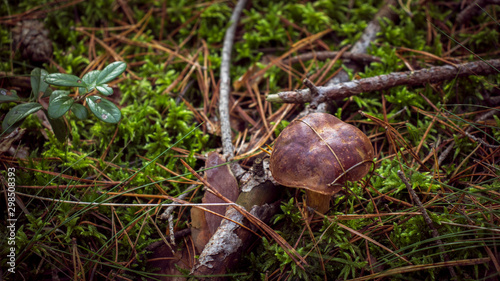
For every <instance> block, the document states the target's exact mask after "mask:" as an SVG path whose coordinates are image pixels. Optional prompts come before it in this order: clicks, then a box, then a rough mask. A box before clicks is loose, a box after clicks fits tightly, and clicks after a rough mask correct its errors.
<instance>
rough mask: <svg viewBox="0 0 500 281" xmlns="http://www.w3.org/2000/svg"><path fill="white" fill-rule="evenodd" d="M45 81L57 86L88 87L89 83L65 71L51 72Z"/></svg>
mask: <svg viewBox="0 0 500 281" xmlns="http://www.w3.org/2000/svg"><path fill="white" fill-rule="evenodd" d="M45 82H47V83H49V84H51V85H56V86H67V87H85V88H86V87H87V83H85V82H84V81H82V79H80V78H79V77H77V76H75V75H71V74H64V73H52V74H49V75H47V77H45Z"/></svg>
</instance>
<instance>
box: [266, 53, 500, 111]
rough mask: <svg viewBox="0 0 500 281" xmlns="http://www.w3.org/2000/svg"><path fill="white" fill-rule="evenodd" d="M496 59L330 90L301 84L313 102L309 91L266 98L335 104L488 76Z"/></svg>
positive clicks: (498, 62) (499, 66)
mask: <svg viewBox="0 0 500 281" xmlns="http://www.w3.org/2000/svg"><path fill="white" fill-rule="evenodd" d="M499 69H500V59H495V60H488V61H475V62H469V63H463V64H459V65H456V66H451V65H445V66H435V67H431V68H426V69H421V70H417V71H405V72H394V73H390V74H386V75H380V76H375V77H370V78H364V79H359V80H354V81H350V82H346V83H339V84H334V85H330V86H325V87H322V86H314V85H312V84H311V83H308V84H306V83H304V84H306V86H307V85H309V86H308V87H309V88H310V89H311V87H314V90H315V91H316V92H317V95H316V99H314V98H313V95H311V90H310V89H308V90H307V91H306V90H299V91H286V92H280V93H277V94H272V95H269V96H267V100H268V101H270V102H285V103H305V102H313V101H315V102H316V103H321V102H324V101H327V100H338V99H343V98H346V97H350V96H353V95H357V94H360V93H363V92H371V91H380V90H386V89H389V88H392V87H396V86H402V85H406V86H417V85H423V84H426V83H437V82H442V81H445V80H450V79H454V78H456V77H463V76H469V75H490V74H494V73H499Z"/></svg>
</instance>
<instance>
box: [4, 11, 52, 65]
mask: <svg viewBox="0 0 500 281" xmlns="http://www.w3.org/2000/svg"><path fill="white" fill-rule="evenodd" d="M48 35H49V31H48V30H47V29H45V27H44V26H43V23H41V22H39V21H36V20H25V21H21V22H18V23H17V24H16V26H15V27H14V28H13V29H12V38H13V41H14V42H13V43H14V45H13V47H14V50H15V51H17V50H19V51H21V55H22V57H23V58H25V59H29V60H31V61H34V62H48V61H49V59H50V57H51V56H52V42H51V41H50V39H49V38H48V37H47V36H48Z"/></svg>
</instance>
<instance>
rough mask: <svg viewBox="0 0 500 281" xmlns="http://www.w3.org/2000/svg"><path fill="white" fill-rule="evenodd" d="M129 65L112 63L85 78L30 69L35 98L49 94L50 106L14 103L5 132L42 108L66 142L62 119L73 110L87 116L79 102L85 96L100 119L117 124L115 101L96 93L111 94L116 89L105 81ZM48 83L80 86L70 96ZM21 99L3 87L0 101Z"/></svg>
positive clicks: (4, 128) (84, 116)
mask: <svg viewBox="0 0 500 281" xmlns="http://www.w3.org/2000/svg"><path fill="white" fill-rule="evenodd" d="M126 68H127V65H126V63H124V62H113V63H111V64H109V65H108V66H106V67H105V68H104V69H103V70H94V71H90V72H88V73H87V74H85V75H84V76H83V77H82V78H79V77H77V76H75V75H70V74H64V73H52V74H48V72H47V71H46V70H44V69H40V68H35V69H34V70H33V71H32V72H31V88H32V91H33V95H34V99H35V100H38V97H39V96H40V95H41V98H44V97H49V96H50V99H49V105H48V107H47V108H44V107H43V106H42V104H40V103H39V102H26V103H21V104H19V105H16V106H14V107H13V108H12V109H11V110H10V111H9V112H8V113H7V114H6V116H5V118H4V120H3V123H2V129H3V131H4V133H10V132H12V131H13V130H14V129H15V128H17V127H19V126H20V125H21V124H22V122H23V121H24V119H25V118H26V117H28V116H29V115H30V114H33V113H36V112H37V111H39V110H43V112H44V113H45V115H46V116H47V117H48V118H47V119H48V120H49V122H50V124H51V126H52V129H53V131H54V134H55V135H56V137H57V139H58V140H59V141H61V142H64V141H65V140H66V137H67V135H68V133H67V132H68V128H67V125H66V122H64V120H63V119H62V118H63V116H64V114H66V113H67V112H68V111H70V110H71V112H73V113H74V114H75V116H76V117H77V118H78V119H80V120H85V119H87V118H88V110H87V108H86V107H85V106H84V105H82V104H81V103H79V102H80V101H82V100H83V99H85V101H86V105H87V106H88V108H89V109H90V111H91V112H92V113H93V114H94V115H95V116H96V117H97V118H98V119H100V120H102V121H104V122H107V123H118V121H120V118H121V112H120V109H119V108H118V107H117V106H116V105H114V104H113V103H112V102H110V101H108V100H106V99H103V98H102V97H101V96H99V95H97V93H100V94H102V95H105V96H110V95H112V94H113V89H112V88H111V87H109V86H108V84H106V83H108V82H110V81H112V80H113V79H115V78H116V77H118V76H119V75H120V74H122V73H123V72H124V71H125V69H126ZM49 85H55V86H63V87H78V91H77V92H76V93H74V94H72V95H71V94H70V93H71V92H70V91H68V90H55V91H53V90H52V89H51V88H50V87H49ZM18 101H19V102H20V101H21V100H20V98H19V97H18V96H17V94H16V93H15V92H12V91H11V92H9V91H7V90H5V89H1V95H0V102H18Z"/></svg>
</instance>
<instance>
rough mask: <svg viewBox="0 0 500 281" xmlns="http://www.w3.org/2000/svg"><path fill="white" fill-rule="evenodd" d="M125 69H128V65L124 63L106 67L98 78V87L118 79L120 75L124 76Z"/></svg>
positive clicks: (115, 63)
mask: <svg viewBox="0 0 500 281" xmlns="http://www.w3.org/2000/svg"><path fill="white" fill-rule="evenodd" d="M125 69H127V64H126V63H124V62H122V61H116V62H114V63H112V64H110V65H108V66H106V67H105V68H104V69H103V70H102V71H101V73H100V74H99V77H98V78H97V85H102V84H104V83H108V82H109V81H111V80H113V79H115V78H116V77H118V75H120V74H122V73H123V72H124V71H125Z"/></svg>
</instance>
